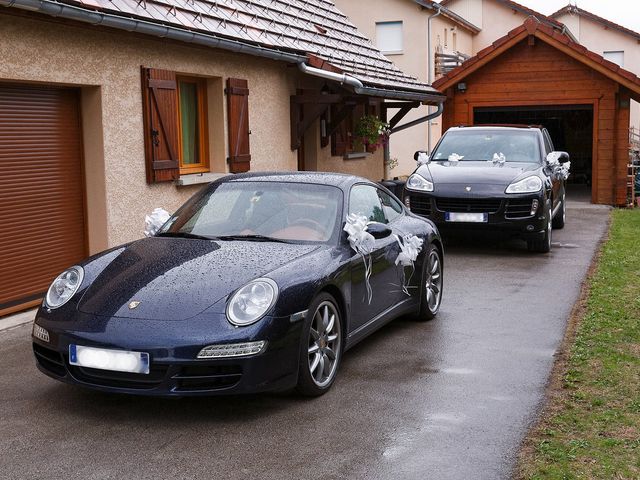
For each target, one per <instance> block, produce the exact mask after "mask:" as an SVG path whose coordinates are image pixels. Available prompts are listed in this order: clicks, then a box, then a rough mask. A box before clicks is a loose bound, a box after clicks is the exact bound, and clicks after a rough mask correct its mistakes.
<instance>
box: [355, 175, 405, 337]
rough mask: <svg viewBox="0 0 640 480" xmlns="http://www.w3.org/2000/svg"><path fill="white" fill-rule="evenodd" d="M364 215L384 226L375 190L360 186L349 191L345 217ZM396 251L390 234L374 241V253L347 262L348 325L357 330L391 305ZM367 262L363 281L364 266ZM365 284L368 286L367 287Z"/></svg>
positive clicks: (396, 284)
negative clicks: (348, 268)
mask: <svg viewBox="0 0 640 480" xmlns="http://www.w3.org/2000/svg"><path fill="white" fill-rule="evenodd" d="M352 213H355V214H358V215H363V216H365V217H366V218H367V219H368V220H369V221H373V222H380V223H387V219H386V216H385V213H384V210H383V207H382V204H381V202H380V197H379V195H378V189H377V188H376V187H374V186H372V185H366V184H360V185H354V186H353V187H352V188H351V192H350V195H349V214H352ZM399 251H400V248H399V246H398V243H397V241H396V238H395V236H394V235H390V236H388V237H386V238H381V239H378V240H376V241H375V248H374V251H373V252H372V253H371V254H370V255H365V256H364V258H363V256H362V255H360V254H354V256H353V258H352V259H351V324H352V329H358V328H359V327H361V326H363V325H365V324H366V323H367V322H369V321H370V320H371V319H373V318H374V317H376V316H377V315H379V314H380V313H382V312H383V311H385V310H386V309H388V308H389V307H390V306H392V305H394V304H395V303H396V302H397V300H398V298H399V297H400V295H401V288H402V287H401V285H400V281H399V279H398V274H397V270H398V269H397V268H396V265H395V260H396V258H397V256H398V253H399ZM369 257H370V260H371V269H370V275H369V278H368V281H367V278H366V277H367V268H366V265H365V263H368V262H369ZM367 283H368V285H369V287H370V288H369V287H367Z"/></svg>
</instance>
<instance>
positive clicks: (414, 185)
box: [406, 173, 433, 192]
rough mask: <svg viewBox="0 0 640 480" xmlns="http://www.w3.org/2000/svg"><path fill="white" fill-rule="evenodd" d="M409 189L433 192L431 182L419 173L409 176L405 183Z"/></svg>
mask: <svg viewBox="0 0 640 480" xmlns="http://www.w3.org/2000/svg"><path fill="white" fill-rule="evenodd" d="M406 186H407V188H408V189H409V190H418V191H420V192H433V182H430V181H429V180H427V179H426V178H424V177H423V176H422V175H420V174H419V173H414V174H413V175H411V176H410V177H409V179H408V180H407V184H406Z"/></svg>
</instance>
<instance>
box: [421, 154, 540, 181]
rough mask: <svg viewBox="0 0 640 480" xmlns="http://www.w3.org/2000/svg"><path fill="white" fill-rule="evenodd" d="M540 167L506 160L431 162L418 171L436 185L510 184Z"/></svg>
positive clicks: (535, 164) (536, 164)
mask: <svg viewBox="0 0 640 480" xmlns="http://www.w3.org/2000/svg"><path fill="white" fill-rule="evenodd" d="M538 168H540V164H538V163H533V162H531V163H524V162H506V163H504V164H502V165H501V164H499V163H494V162H473V161H466V160H465V161H460V162H430V163H429V164H427V165H422V166H421V167H420V168H419V169H418V173H419V174H420V175H422V176H423V177H425V178H427V179H429V178H431V179H432V181H433V183H434V184H435V185H438V184H441V185H442V184H450V183H467V184H476V185H504V186H505V187H506V186H507V185H508V184H510V183H511V182H512V181H513V180H515V179H516V178H517V177H519V176H520V175H522V174H523V173H524V172H527V171H534V170H537V169H538Z"/></svg>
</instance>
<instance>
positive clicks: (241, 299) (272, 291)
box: [227, 278, 278, 327]
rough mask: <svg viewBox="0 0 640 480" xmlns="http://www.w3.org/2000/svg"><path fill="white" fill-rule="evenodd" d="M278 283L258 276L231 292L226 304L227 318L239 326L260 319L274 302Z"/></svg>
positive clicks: (276, 296)
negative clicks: (231, 294)
mask: <svg viewBox="0 0 640 480" xmlns="http://www.w3.org/2000/svg"><path fill="white" fill-rule="evenodd" d="M277 298H278V285H277V284H276V282H274V281H273V280H271V279H270V278H258V279H257V280H252V281H251V282H249V283H247V284H246V285H245V286H244V287H242V288H240V289H238V291H236V293H234V294H233V296H232V297H231V300H229V303H228V304H227V319H228V320H229V322H231V323H233V324H234V325H237V326H239V327H244V326H246V325H251V324H252V323H255V322H257V321H258V320H260V319H261V318H262V317H263V316H264V315H265V314H266V313H267V312H268V311H269V309H270V308H271V307H272V306H273V304H274V303H276V299H277Z"/></svg>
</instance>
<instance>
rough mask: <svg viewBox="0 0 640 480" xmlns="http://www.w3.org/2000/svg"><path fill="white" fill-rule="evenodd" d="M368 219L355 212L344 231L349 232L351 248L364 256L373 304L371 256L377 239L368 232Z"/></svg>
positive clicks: (367, 283)
mask: <svg viewBox="0 0 640 480" xmlns="http://www.w3.org/2000/svg"><path fill="white" fill-rule="evenodd" d="M367 225H368V220H367V217H365V216H364V215H357V214H355V213H352V214H350V215H349V216H347V222H346V223H345V225H344V231H345V232H347V235H348V237H347V240H349V244H350V245H351V248H353V250H355V252H356V253H358V254H359V255H360V256H361V257H362V263H363V264H364V282H365V285H366V288H367V301H368V302H369V304H371V299H372V298H373V290H372V289H371V283H370V281H369V279H370V278H371V256H370V255H369V254H370V253H371V252H373V249H374V247H375V243H376V239H375V238H373V235H371V234H370V233H369V232H367Z"/></svg>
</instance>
